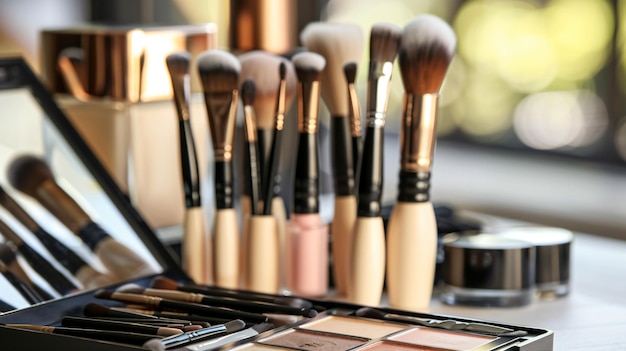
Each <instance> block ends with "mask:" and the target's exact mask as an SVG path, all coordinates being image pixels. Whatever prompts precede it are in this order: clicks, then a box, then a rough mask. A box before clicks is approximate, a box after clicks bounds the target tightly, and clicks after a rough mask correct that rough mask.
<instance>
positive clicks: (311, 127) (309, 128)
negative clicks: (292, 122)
mask: <svg viewBox="0 0 626 351" xmlns="http://www.w3.org/2000/svg"><path fill="white" fill-rule="evenodd" d="M319 101H320V82H319V81H317V80H314V81H305V82H298V108H299V109H300V110H299V111H298V112H299V113H298V131H299V132H300V133H308V134H314V133H316V132H317V122H318V112H319V110H318V108H319Z"/></svg>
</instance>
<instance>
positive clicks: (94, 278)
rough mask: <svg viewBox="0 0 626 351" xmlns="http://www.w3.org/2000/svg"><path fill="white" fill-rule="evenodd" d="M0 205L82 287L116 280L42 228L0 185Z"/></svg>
mask: <svg viewBox="0 0 626 351" xmlns="http://www.w3.org/2000/svg"><path fill="white" fill-rule="evenodd" d="M0 205H2V207H4V208H5V209H6V210H7V211H9V212H10V213H11V214H12V215H13V217H15V218H16V219H17V220H18V221H19V222H20V223H22V225H24V227H26V229H28V230H29V231H30V232H31V233H33V234H34V235H35V236H36V237H37V239H39V241H40V242H41V243H42V244H43V246H45V248H46V249H47V250H48V252H50V254H51V255H52V257H54V258H55V259H56V260H57V262H59V263H60V264H61V265H62V266H63V267H65V269H67V270H68V272H70V273H71V274H72V275H73V276H74V277H75V278H76V279H77V280H78V281H79V282H80V283H81V284H82V285H83V287H85V288H87V289H93V288H99V287H102V286H106V285H110V284H113V283H115V282H116V281H117V279H116V278H115V277H114V276H112V275H109V274H105V273H102V272H100V271H98V270H96V269H95V268H93V267H92V266H90V265H89V264H88V263H87V262H85V260H83V259H82V258H81V257H80V256H78V255H77V254H76V253H75V252H74V251H72V249H70V248H69V247H67V246H65V244H63V243H62V242H60V241H59V240H57V239H56V238H55V237H54V236H52V235H51V234H50V233H48V232H47V231H46V230H45V229H43V228H42V227H41V226H40V225H39V224H38V223H37V222H36V221H35V220H34V219H33V218H32V217H31V216H30V215H29V214H28V212H26V211H25V210H24V209H23V208H22V207H21V206H20V204H18V203H17V201H16V200H15V199H13V198H12V197H11V196H10V195H9V194H8V193H7V192H6V191H5V190H4V189H3V188H2V187H0Z"/></svg>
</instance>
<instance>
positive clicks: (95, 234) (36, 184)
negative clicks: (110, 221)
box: [7, 155, 156, 292]
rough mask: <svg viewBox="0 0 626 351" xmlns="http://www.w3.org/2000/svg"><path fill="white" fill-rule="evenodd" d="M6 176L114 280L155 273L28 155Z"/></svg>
mask: <svg viewBox="0 0 626 351" xmlns="http://www.w3.org/2000/svg"><path fill="white" fill-rule="evenodd" d="M7 173H8V174H7V178H8V179H9V182H10V183H11V185H12V186H13V187H14V188H15V189H17V190H19V191H21V192H23V193H25V194H26V195H29V196H31V197H33V198H34V199H36V200H37V201H39V203H40V204H41V205H42V206H43V207H45V208H46V209H47V210H48V211H49V212H50V213H52V214H53V215H54V216H55V217H56V218H58V219H59V221H61V223H63V224H64V225H65V226H66V227H67V228H68V229H70V231H72V232H73V233H74V234H76V235H78V236H79V237H80V238H81V239H82V240H83V242H84V243H85V244H87V246H88V247H89V248H90V249H91V250H92V251H93V252H94V253H95V254H96V255H97V256H98V258H99V259H100V261H102V263H103V264H104V266H105V267H106V268H107V269H108V271H109V272H110V273H111V274H112V275H114V276H115V278H116V279H117V280H126V279H129V278H135V277H138V276H146V275H149V274H154V273H156V270H155V269H154V268H153V267H152V266H151V265H150V264H149V263H147V262H146V261H145V260H144V259H143V258H141V257H140V256H138V255H137V254H136V253H135V252H134V251H132V250H131V249H130V248H128V247H127V246H125V245H123V244H122V243H120V242H119V241H117V240H115V239H114V238H113V237H112V236H110V235H109V234H108V233H107V232H106V231H105V230H104V229H103V228H102V227H100V225H99V224H97V223H96V222H94V221H93V220H92V219H91V218H90V217H89V215H88V214H87V213H86V212H85V211H84V210H83V209H82V208H81V207H80V205H79V204H78V203H77V202H76V201H74V199H73V198H72V197H71V196H70V195H68V194H67V193H66V192H65V191H64V190H63V189H62V188H61V187H60V186H59V185H58V184H57V183H56V181H55V179H54V176H53V174H52V170H51V169H50V168H49V167H48V165H47V164H46V163H45V162H44V161H43V160H42V159H40V158H38V157H35V156H31V155H23V156H20V157H17V158H16V159H14V160H13V161H12V162H11V164H10V166H9V170H8V172H7ZM59 292H61V291H59Z"/></svg>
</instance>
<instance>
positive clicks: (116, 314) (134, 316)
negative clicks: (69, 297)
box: [83, 302, 207, 326]
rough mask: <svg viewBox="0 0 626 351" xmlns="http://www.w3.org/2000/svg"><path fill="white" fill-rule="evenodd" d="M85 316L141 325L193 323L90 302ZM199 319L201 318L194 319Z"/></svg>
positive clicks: (165, 315)
mask: <svg viewBox="0 0 626 351" xmlns="http://www.w3.org/2000/svg"><path fill="white" fill-rule="evenodd" d="M83 315H85V316H87V317H94V318H109V319H114V320H126V321H130V320H133V321H141V323H149V324H153V323H161V324H164V323H167V324H183V325H192V321H190V320H188V319H183V318H180V317H181V316H183V315H182V314H177V315H176V314H174V313H159V312H156V311H154V310H141V311H140V310H137V309H130V308H126V307H108V306H104V305H102V304H99V303H94V302H90V303H88V304H86V305H85V306H84V307H83ZM194 318H199V317H194ZM193 323H196V324H200V325H203V326H207V323H206V322H204V321H202V322H198V321H194V322H193Z"/></svg>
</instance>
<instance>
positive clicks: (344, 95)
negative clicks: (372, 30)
mask: <svg viewBox="0 0 626 351" xmlns="http://www.w3.org/2000/svg"><path fill="white" fill-rule="evenodd" d="M300 40H301V41H302V44H303V45H304V46H305V47H306V49H307V50H308V51H310V52H315V53H317V54H320V55H322V56H323V57H324V59H325V60H326V66H325V68H324V71H323V72H322V80H323V81H324V84H323V85H322V99H324V102H325V103H326V105H327V106H328V109H329V110H330V112H331V114H333V115H343V116H346V115H347V114H348V110H349V107H348V106H349V104H348V91H347V89H346V81H345V79H344V75H343V66H344V65H345V64H346V63H347V62H351V61H356V62H359V61H360V60H361V56H362V54H363V45H364V44H363V31H362V30H361V27H359V26H357V25H355V24H351V23H333V22H313V23H310V24H308V25H307V26H306V27H305V28H304V30H303V31H302V33H301V34H300Z"/></svg>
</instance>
